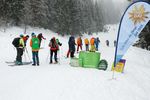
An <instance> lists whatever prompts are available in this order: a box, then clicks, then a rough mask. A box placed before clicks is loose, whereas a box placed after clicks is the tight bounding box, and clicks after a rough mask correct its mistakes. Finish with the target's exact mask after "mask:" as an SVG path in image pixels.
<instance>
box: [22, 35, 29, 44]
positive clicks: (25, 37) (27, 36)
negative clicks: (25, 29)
mask: <svg viewBox="0 0 150 100" xmlns="http://www.w3.org/2000/svg"><path fill="white" fill-rule="evenodd" d="M28 39H29V35H26V36H24V37H23V41H24V45H25V46H26V44H27V40H28Z"/></svg>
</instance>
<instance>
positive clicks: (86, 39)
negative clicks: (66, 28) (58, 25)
mask: <svg viewBox="0 0 150 100" xmlns="http://www.w3.org/2000/svg"><path fill="white" fill-rule="evenodd" d="M84 43H85V48H86V51H89V40H88V38H85V39H84Z"/></svg>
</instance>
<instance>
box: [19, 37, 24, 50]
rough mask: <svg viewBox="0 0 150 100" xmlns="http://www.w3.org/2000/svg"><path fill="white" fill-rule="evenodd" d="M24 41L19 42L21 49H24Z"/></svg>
mask: <svg viewBox="0 0 150 100" xmlns="http://www.w3.org/2000/svg"><path fill="white" fill-rule="evenodd" d="M24 46H25V45H24V40H23V38H20V40H19V48H24Z"/></svg>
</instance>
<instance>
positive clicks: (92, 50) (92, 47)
mask: <svg viewBox="0 0 150 100" xmlns="http://www.w3.org/2000/svg"><path fill="white" fill-rule="evenodd" d="M94 40H95V38H94V37H92V38H91V40H90V45H91V48H90V51H91V52H95V45H94Z"/></svg>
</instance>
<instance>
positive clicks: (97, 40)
mask: <svg viewBox="0 0 150 100" xmlns="http://www.w3.org/2000/svg"><path fill="white" fill-rule="evenodd" d="M94 43H95V47H96V51H98V46H99V43H100V40H99V37H97V38H95V40H94Z"/></svg>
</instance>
